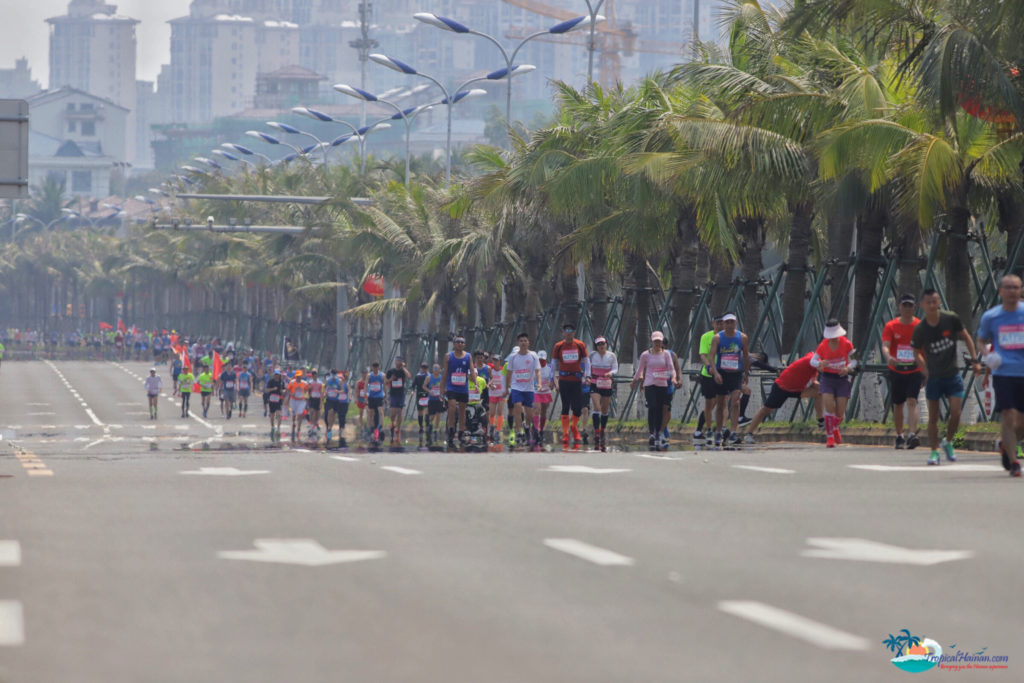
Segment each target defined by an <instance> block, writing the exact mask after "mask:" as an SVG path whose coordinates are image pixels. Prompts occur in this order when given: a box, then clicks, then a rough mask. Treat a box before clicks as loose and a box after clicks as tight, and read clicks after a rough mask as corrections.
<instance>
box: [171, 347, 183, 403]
mask: <svg viewBox="0 0 1024 683" xmlns="http://www.w3.org/2000/svg"><path fill="white" fill-rule="evenodd" d="M180 374H181V358H179V357H178V356H175V357H174V360H173V361H171V387H172V389H171V392H172V393H171V395H172V396H177V395H178V375H180Z"/></svg>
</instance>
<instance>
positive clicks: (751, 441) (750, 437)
mask: <svg viewBox="0 0 1024 683" xmlns="http://www.w3.org/2000/svg"><path fill="white" fill-rule="evenodd" d="M743 443H745V444H747V445H750V446H752V445H754V444H756V443H757V442H756V441H754V435H753V434H747V435H746V436H744V437H743Z"/></svg>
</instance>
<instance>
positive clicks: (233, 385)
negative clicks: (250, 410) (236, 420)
mask: <svg viewBox="0 0 1024 683" xmlns="http://www.w3.org/2000/svg"><path fill="white" fill-rule="evenodd" d="M241 369H242V368H241V367H239V366H237V365H236V366H234V367H232V366H230V365H225V366H224V371H223V372H221V373H220V377H218V378H217V382H218V384H219V386H220V391H221V400H222V402H223V405H224V406H226V411H227V419H229V420H230V419H231V412H232V411H233V410H234V408H235V397H236V393H237V392H238V372H239V371H240V370H241Z"/></svg>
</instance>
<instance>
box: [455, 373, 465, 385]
mask: <svg viewBox="0 0 1024 683" xmlns="http://www.w3.org/2000/svg"><path fill="white" fill-rule="evenodd" d="M452 386H453V387H464V386H466V373H464V372H453V373H452Z"/></svg>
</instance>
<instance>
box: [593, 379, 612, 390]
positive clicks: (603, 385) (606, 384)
mask: <svg viewBox="0 0 1024 683" xmlns="http://www.w3.org/2000/svg"><path fill="white" fill-rule="evenodd" d="M594 383H595V384H596V385H597V388H598V389H611V388H612V378H611V377H598V378H597V380H596V381H595V382H594Z"/></svg>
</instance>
